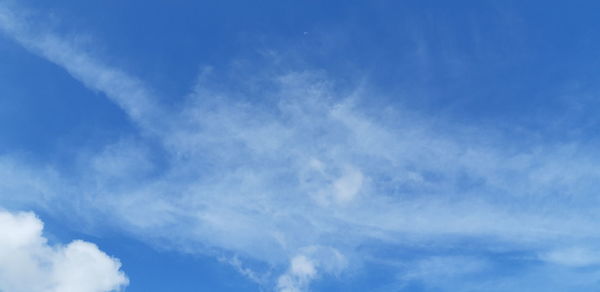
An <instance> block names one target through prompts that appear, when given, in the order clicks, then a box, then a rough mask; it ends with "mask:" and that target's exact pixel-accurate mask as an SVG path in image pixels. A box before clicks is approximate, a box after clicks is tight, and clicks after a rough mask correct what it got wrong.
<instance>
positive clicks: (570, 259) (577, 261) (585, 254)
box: [540, 247, 600, 267]
mask: <svg viewBox="0 0 600 292" xmlns="http://www.w3.org/2000/svg"><path fill="white" fill-rule="evenodd" d="M540 258H541V259H542V260H545V261H548V262H550V263H554V264H559V265H564V266H568V267H586V266H594V265H598V264H600V252H598V251H597V250H593V249H589V248H583V247H568V248H559V249H555V250H552V251H549V252H546V253H543V254H542V255H541V256H540Z"/></svg>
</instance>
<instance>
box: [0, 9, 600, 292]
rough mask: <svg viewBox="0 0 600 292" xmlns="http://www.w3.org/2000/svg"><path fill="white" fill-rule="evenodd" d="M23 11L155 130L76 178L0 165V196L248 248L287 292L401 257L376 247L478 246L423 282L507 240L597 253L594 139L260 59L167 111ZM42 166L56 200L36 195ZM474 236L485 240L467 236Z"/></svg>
mask: <svg viewBox="0 0 600 292" xmlns="http://www.w3.org/2000/svg"><path fill="white" fill-rule="evenodd" d="M12 11H13V10H11V9H8V8H7V7H6V6H2V5H0V27H1V29H2V30H3V31H4V32H5V33H6V34H7V35H9V36H11V37H12V38H13V39H15V40H16V41H17V42H18V43H20V44H21V45H23V46H24V47H25V48H27V49H28V50H30V51H32V52H33V53H35V54H38V55H40V56H42V57H44V58H46V59H47V60H49V61H50V62H53V63H56V64H57V65H59V66H61V67H63V68H64V69H65V70H66V71H67V72H69V73H70V74H71V75H72V76H73V77H74V78H75V79H77V80H79V81H81V82H82V83H83V84H85V85H86V86H88V87H89V88H91V89H93V90H97V91H101V92H103V93H104V94H105V95H106V96H107V97H108V98H109V99H110V100H112V101H113V102H115V103H116V104H118V105H119V106H120V107H121V108H122V109H123V111H124V112H125V113H126V114H128V115H129V117H130V118H131V120H132V121H134V122H135V123H136V124H137V125H138V126H139V128H140V130H141V131H142V132H145V133H152V137H148V136H145V135H140V137H127V138H125V139H122V140H119V141H113V143H112V144H108V145H105V147H104V149H103V150H102V151H99V152H98V153H89V152H86V151H84V150H82V151H81V153H82V155H81V162H80V165H79V166H78V175H77V176H76V177H74V178H70V177H67V176H66V175H61V174H60V173H58V172H57V171H53V170H52V165H49V166H47V168H44V170H43V171H40V170H39V169H38V170H36V169H37V168H36V167H28V166H27V164H25V163H22V162H21V163H19V160H18V159H5V160H0V172H2V173H17V174H18V175H13V176H12V178H11V179H7V178H5V177H4V176H0V177H3V179H2V180H1V181H0V187H3V186H8V187H4V188H3V189H0V190H10V189H14V190H18V191H19V192H20V193H22V194H26V195H24V196H26V197H29V198H37V199H38V200H36V199H30V200H27V202H28V204H38V205H49V206H48V207H46V208H48V209H54V208H56V207H57V206H62V207H60V208H69V206H71V205H70V204H76V206H77V208H75V207H74V206H71V207H70V208H71V209H72V210H73V212H67V213H68V214H72V215H71V216H74V218H71V220H77V221H79V220H80V219H81V217H86V216H88V217H86V218H87V220H84V222H89V221H91V222H94V221H95V222H100V223H99V224H112V225H111V227H115V228H118V229H119V230H124V231H125V232H128V233H129V234H132V235H133V236H139V237H142V238H146V239H149V241H151V242H156V240H155V239H158V241H160V242H163V243H164V242H166V243H165V245H167V246H169V247H172V248H177V249H180V250H184V251H188V252H201V253H217V254H219V256H220V252H222V251H225V252H227V253H232V254H235V257H234V259H236V260H235V261H232V262H231V264H232V265H233V266H234V267H236V268H238V269H239V270H240V271H241V272H242V273H243V274H246V275H247V276H248V277H249V278H253V279H255V280H256V279H261V280H260V281H261V282H262V276H261V275H258V274H257V272H256V271H253V270H251V269H249V268H246V267H245V266H243V265H242V264H241V262H240V261H243V260H245V259H250V260H257V261H261V262H264V263H267V264H269V265H271V266H273V269H274V270H276V271H279V272H281V275H280V276H279V277H276V278H275V279H273V282H274V283H271V284H272V286H273V287H275V288H277V289H279V290H281V291H300V290H305V289H308V288H309V287H310V284H311V282H312V281H315V280H317V279H319V277H321V276H322V275H336V274H340V273H342V271H344V270H345V269H346V268H347V267H348V266H351V265H350V264H348V262H350V261H355V262H360V261H361V260H366V259H368V258H372V257H379V258H385V257H387V256H389V255H381V254H379V253H377V252H373V251H372V250H371V249H370V248H369V247H372V246H377V245H378V244H380V245H384V246H392V247H393V248H390V249H403V248H413V249H418V250H419V252H421V253H422V254H430V253H431V254H440V253H443V252H444V251H446V250H447V249H449V248H456V249H460V248H462V249H463V250H462V251H463V252H464V253H467V254H468V253H473V254H474V255H472V256H470V257H443V256H440V257H430V256H424V258H427V259H426V260H423V261H418V263H419V264H418V265H416V267H417V268H415V269H414V270H412V272H410V273H408V272H407V275H406V277H412V278H414V279H417V278H419V279H420V278H423V277H422V276H423V275H427V274H436V275H439V276H440V278H445V277H446V276H447V275H445V274H444V273H445V271H446V270H445V267H446V266H450V265H452V264H455V265H462V266H464V267H465V268H466V270H467V271H471V268H472V269H473V270H474V269H475V268H477V267H479V266H478V265H479V263H481V262H480V261H478V260H477V259H476V257H477V255H478V254H486V253H495V252H498V250H501V251H506V250H519V251H523V250H524V251H526V252H528V253H530V254H533V255H538V254H540V253H543V252H544V251H547V250H551V249H556V250H557V251H555V252H550V253H548V254H547V255H544V256H543V258H544V259H545V260H546V261H548V262H562V263H566V264H569V263H571V265H572V266H581V265H585V264H587V262H586V261H585V259H586V258H588V256H587V255H588V253H587V252H584V251H572V250H571V251H569V250H567V251H564V250H562V249H561V248H563V247H567V246H572V245H577V244H583V245H585V244H590V245H595V244H598V243H599V242H600V241H599V236H600V232H599V231H598V229H597V228H596V224H595V222H597V221H598V219H600V218H599V215H598V214H597V212H596V207H597V206H598V202H597V201H596V199H595V193H596V184H597V181H598V179H599V178H600V168H599V167H598V165H600V163H599V162H600V161H598V158H597V157H598V155H597V154H598V153H597V151H596V150H595V147H593V146H594V145H586V144H585V143H575V142H573V143H566V142H565V143H549V144H539V143H535V142H534V141H529V140H527V141H520V140H519V141H517V140H516V139H513V137H510V136H508V137H507V136H503V135H501V134H499V133H495V132H494V130H493V129H487V128H479V127H476V126H466V125H461V124H457V123H452V122H451V121H438V120H436V119H434V118H431V117H430V116H428V115H426V114H422V113H416V112H412V111H409V110H407V109H405V108H403V107H402V106H401V105H397V104H396V105H390V106H384V107H382V106H378V105H375V104H373V103H370V102H369V101H370V100H372V99H373V98H375V97H376V95H375V94H374V93H373V92H371V91H369V90H368V88H365V87H361V88H350V89H344V90H340V89H338V88H337V87H336V86H335V80H334V79H332V78H330V77H328V76H326V75H325V74H323V73H321V72H315V71H310V70H307V71H287V72H284V73H281V72H272V71H269V70H268V69H265V70H264V71H260V72H256V70H252V72H249V73H247V74H241V73H240V75H242V76H252V78H248V79H247V80H246V79H245V78H240V79H244V80H236V84H237V85H238V86H235V87H232V88H230V89H228V88H225V89H223V88H219V87H217V86H211V84H210V82H207V79H202V78H208V77H207V76H206V75H204V76H201V77H202V78H200V79H199V81H198V84H197V85H196V86H195V88H194V89H193V90H192V92H190V94H189V95H188V96H187V97H186V98H185V101H184V102H182V104H180V105H178V107H177V108H178V110H173V111H169V112H167V111H165V110H163V109H162V108H161V106H160V105H159V104H158V102H157V100H156V99H155V97H154V96H153V95H152V91H151V90H150V89H148V87H147V86H146V85H145V84H143V82H142V81H140V80H138V79H136V78H134V77H132V76H130V75H128V74H126V73H125V72H123V71H122V70H119V69H118V68H115V67H112V66H109V65H107V64H105V63H104V62H102V60H101V59H99V58H97V57H95V56H94V55H93V54H92V53H91V52H90V50H86V49H85V48H83V47H80V46H78V45H77V43H76V42H74V41H72V40H69V39H68V38H67V37H64V36H61V35H59V34H57V33H54V32H52V31H48V30H44V29H38V30H36V29H33V27H35V25H33V24H31V23H30V22H31V21H28V20H26V19H24V18H21V17H18V16H16V15H15V13H14V12H12ZM257 67H259V66H257ZM253 69H254V68H253ZM242 73H243V72H242ZM209 77H210V76H209ZM156 141H158V143H156ZM156 144H159V145H156ZM149 145H152V146H153V147H154V148H160V149H159V150H156V151H155V150H153V147H150V146H149ZM158 161H163V163H162V164H160V163H159V162H158ZM12 168H14V169H16V170H17V171H12V170H11V171H8V169H12ZM32 177H33V178H38V179H37V180H36V181H39V182H40V184H39V185H40V189H43V190H44V191H43V193H44V194H48V195H47V196H39V195H37V194H36V193H35V192H31V190H28V189H27V187H26V186H27V183H25V182H27V181H28V180H29V179H30V178H32ZM7 193H8V192H5V193H4V194H7ZM65 194H67V195H68V196H67V195H65ZM48 196H52V200H49V199H44V197H48ZM0 198H1V199H2V201H10V200H12V199H10V198H8V197H7V195H1V196H0ZM61 198H62V199H61ZM65 198H67V199H65ZM23 200H24V199H23ZM72 202H76V203H72ZM64 206H67V207H64ZM75 210H85V211H80V212H79V213H77V212H75ZM473 239H475V240H477V241H478V242H482V243H485V244H481V245H478V246H477V247H474V246H473V245H470V246H461V244H462V243H464V241H468V240H473ZM559 239H560V240H559ZM554 242H560V243H561V244H563V245H564V246H559V247H556V246H555V244H553V243H554ZM80 245H83V246H87V250H88V251H89V250H90V249H91V247H90V246H89V245H85V244H83V243H77V242H76V243H73V244H72V245H69V246H67V247H65V248H63V250H64V252H63V253H64V254H67V251H69V253H68V254H69V257H76V256H78V255H80V254H81V253H82V250H83V251H85V250H86V248H85V247H81V246H80ZM316 246H318V248H316ZM457 246H459V247H457ZM215 250H216V251H215ZM84 253H85V252H84ZM238 259H239V260H238ZM73 260H74V261H75V259H73ZM65 262H67V261H66V260H65ZM257 281H258V280H257Z"/></svg>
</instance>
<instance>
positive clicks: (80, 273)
mask: <svg viewBox="0 0 600 292" xmlns="http://www.w3.org/2000/svg"><path fill="white" fill-rule="evenodd" d="M42 229H43V224H42V222H41V221H40V220H39V219H38V218H37V217H35V215H34V214H32V213H15V214H13V213H9V212H6V211H0V291H4V292H108V291H117V290H119V289H121V288H122V287H124V286H125V285H127V283H128V280H127V277H126V276H125V274H124V273H123V272H121V271H120V270H119V269H120V267H121V264H120V263H119V261H118V260H117V259H115V258H111V257H110V256H108V255H106V254H105V253H103V252H102V251H100V250H99V249H98V247H96V246H95V245H94V244H91V243H88V242H84V241H79V240H78V241H73V242H71V243H70V244H68V245H64V246H63V245H54V246H51V245H49V244H48V242H47V240H46V238H44V237H43V236H42Z"/></svg>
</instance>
